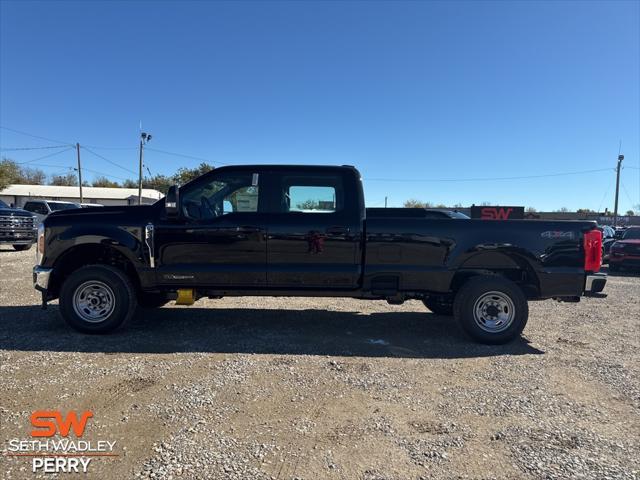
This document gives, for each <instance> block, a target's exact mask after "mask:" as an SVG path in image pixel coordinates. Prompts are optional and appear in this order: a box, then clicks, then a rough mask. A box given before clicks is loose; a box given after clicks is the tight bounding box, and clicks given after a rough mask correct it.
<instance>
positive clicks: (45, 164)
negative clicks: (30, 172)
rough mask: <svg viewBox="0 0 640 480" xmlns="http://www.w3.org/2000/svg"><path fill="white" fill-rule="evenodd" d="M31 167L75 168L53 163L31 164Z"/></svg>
mask: <svg viewBox="0 0 640 480" xmlns="http://www.w3.org/2000/svg"><path fill="white" fill-rule="evenodd" d="M30 165H31V166H33V167H51V168H74V167H68V166H66V165H53V164H51V163H31V164H30Z"/></svg>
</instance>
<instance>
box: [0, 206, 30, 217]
mask: <svg viewBox="0 0 640 480" xmlns="http://www.w3.org/2000/svg"><path fill="white" fill-rule="evenodd" d="M0 215H8V216H10V217H32V216H33V215H31V214H30V213H29V212H27V211H26V210H22V209H20V208H0Z"/></svg>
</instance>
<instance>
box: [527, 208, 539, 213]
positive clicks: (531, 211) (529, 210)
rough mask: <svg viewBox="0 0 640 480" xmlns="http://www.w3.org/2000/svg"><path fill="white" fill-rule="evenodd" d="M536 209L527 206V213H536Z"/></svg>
mask: <svg viewBox="0 0 640 480" xmlns="http://www.w3.org/2000/svg"><path fill="white" fill-rule="evenodd" d="M537 211H538V210H536V208H535V207H527V213H536V212H537Z"/></svg>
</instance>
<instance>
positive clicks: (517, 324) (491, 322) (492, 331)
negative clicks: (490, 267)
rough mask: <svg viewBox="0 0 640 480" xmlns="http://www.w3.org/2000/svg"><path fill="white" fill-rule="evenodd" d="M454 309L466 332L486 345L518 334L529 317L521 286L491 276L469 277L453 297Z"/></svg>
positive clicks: (506, 339) (498, 342)
mask: <svg viewBox="0 0 640 480" xmlns="http://www.w3.org/2000/svg"><path fill="white" fill-rule="evenodd" d="M453 312H454V316H455V317H456V320H457V321H458V323H459V325H460V327H461V328H462V329H463V330H464V331H465V333H467V335H469V336H470V337H471V338H473V339H474V340H476V341H478V342H481V343H487V344H502V343H507V342H509V341H511V340H513V339H514V338H516V337H518V336H519V335H520V334H521V333H522V331H523V330H524V327H525V325H526V324H527V320H528V318H529V306H528V304H527V299H526V297H525V296H524V293H523V292H522V290H521V289H520V287H518V286H517V285H516V284H515V283H513V282H511V281H509V280H506V279H504V278H502V277H498V276H490V275H483V276H478V277H473V278H471V279H470V280H468V281H467V282H466V283H465V284H464V285H463V286H462V287H461V288H460V290H459V291H458V293H457V295H456V297H455V300H454V303H453Z"/></svg>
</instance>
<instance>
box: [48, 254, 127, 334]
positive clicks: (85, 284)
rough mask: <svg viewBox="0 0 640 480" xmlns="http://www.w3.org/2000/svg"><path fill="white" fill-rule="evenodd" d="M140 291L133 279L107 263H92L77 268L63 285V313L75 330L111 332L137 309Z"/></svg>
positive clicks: (61, 302) (61, 306)
mask: <svg viewBox="0 0 640 480" xmlns="http://www.w3.org/2000/svg"><path fill="white" fill-rule="evenodd" d="M135 308H136V294H135V290H134V288H133V285H132V284H131V280H129V278H128V277H127V276H126V275H125V274H124V273H123V272H121V271H120V270H118V269H116V268H113V267H110V266H107V265H89V266H86V267H83V268H80V269H78V270H76V271H75V272H73V273H72V274H71V275H70V276H69V277H68V278H67V279H66V280H65V282H64V284H63V285H62V290H61V292H60V313H61V314H62V318H63V319H64V320H65V321H66V322H67V323H68V324H69V325H70V326H71V327H72V328H74V329H75V330H78V331H80V332H83V333H108V332H111V331H113V330H115V329H117V328H118V327H120V326H122V325H123V324H124V323H125V322H127V321H128V320H129V319H130V318H131V317H132V316H133V313H134V312H135Z"/></svg>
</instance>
